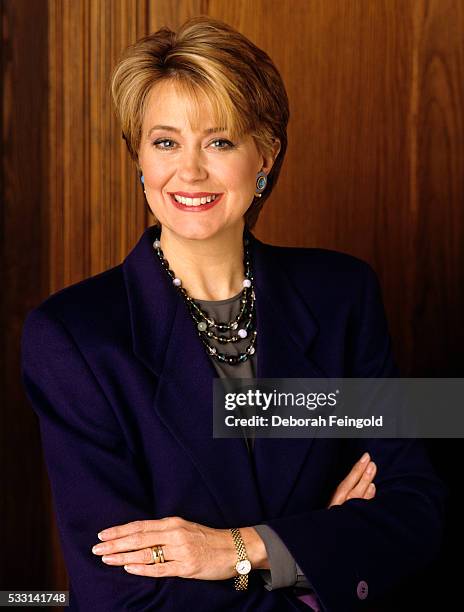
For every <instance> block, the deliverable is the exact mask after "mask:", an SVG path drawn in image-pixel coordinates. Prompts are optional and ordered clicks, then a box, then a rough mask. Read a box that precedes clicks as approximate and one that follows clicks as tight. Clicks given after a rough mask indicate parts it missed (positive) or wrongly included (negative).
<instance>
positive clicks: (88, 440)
mask: <svg viewBox="0 0 464 612" xmlns="http://www.w3.org/2000/svg"><path fill="white" fill-rule="evenodd" d="M21 353H22V356H21V360H22V363H21V374H22V380H23V384H24V387H25V391H26V394H27V396H28V398H29V400H30V402H31V404H32V407H33V409H34V411H35V412H36V413H37V415H38V417H39V424H40V430H41V436H42V445H43V452H44V457H45V461H46V465H47V469H48V474H49V478H50V483H51V489H52V496H53V503H54V508H55V512H56V517H57V525H58V529H59V533H60V539H61V544H62V550H63V555H64V558H65V562H66V566H67V570H68V574H69V579H70V605H71V608H70V609H71V610H75V609H79V610H100V611H102V612H104V611H108V612H110V611H111V612H113V611H114V610H139V611H140V612H143V611H148V610H154V609H157V605H156V603H157V600H158V595H157V593H158V589H159V586H158V583H157V581H156V580H155V579H153V578H151V579H150V578H147V577H142V576H136V575H130V574H128V573H127V572H126V571H125V570H124V568H123V567H110V566H106V565H105V564H104V563H103V562H102V561H101V557H100V556H95V555H94V554H93V553H92V552H91V548H92V546H93V545H94V544H96V543H98V542H99V540H98V537H97V533H98V532H99V531H101V530H102V529H104V528H105V527H111V526H113V525H117V524H121V523H127V522H130V521H135V520H138V519H149V518H154V516H153V511H152V501H151V494H150V487H149V483H148V481H147V480H146V479H144V476H143V471H142V468H141V466H140V465H139V464H138V461H137V459H136V456H135V455H134V453H133V452H132V451H131V450H130V449H129V448H128V446H127V443H126V442H125V440H124V437H123V432H122V429H121V427H120V426H119V424H118V422H117V419H116V416H115V414H114V413H113V411H112V408H111V406H110V403H109V401H108V400H107V398H106V397H105V393H104V392H103V390H102V388H101V387H100V386H99V383H98V381H97V379H96V378H95V376H94V375H93V373H92V371H91V370H90V368H89V366H88V364H87V363H86V361H85V358H84V357H83V355H82V354H81V352H80V351H79V348H78V347H77V345H76V343H75V342H74V340H73V338H72V337H71V335H70V334H69V333H68V332H67V331H66V329H65V327H64V326H63V324H62V323H61V322H60V321H59V320H57V319H56V318H54V317H53V316H51V315H50V314H49V312H47V310H46V309H45V308H43V306H40V307H39V308H37V309H35V310H33V311H31V312H30V313H29V315H28V317H27V319H26V321H25V323H24V326H23V334H22V343H21Z"/></svg>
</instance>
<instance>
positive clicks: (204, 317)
mask: <svg viewBox="0 0 464 612" xmlns="http://www.w3.org/2000/svg"><path fill="white" fill-rule="evenodd" d="M157 232H158V233H157V236H156V239H155V241H154V242H153V249H154V250H155V253H156V254H157V256H158V258H159V260H160V262H161V265H162V266H163V268H164V269H165V270H166V272H167V273H168V275H169V277H170V278H171V280H172V284H173V285H174V286H175V287H176V288H177V290H178V291H179V292H180V293H181V295H182V297H183V298H184V299H185V301H186V303H187V306H188V309H189V313H190V315H191V317H192V319H193V321H194V323H195V326H196V329H197V332H198V335H199V337H200V339H201V341H202V342H203V344H204V346H205V348H206V351H207V353H208V355H211V356H212V357H214V358H215V359H217V360H218V361H220V362H222V363H227V364H229V365H237V364H239V363H242V362H243V361H246V360H247V359H248V358H249V357H250V356H251V355H253V354H254V353H255V351H256V336H257V335H258V332H257V330H256V307H255V301H256V296H255V292H254V288H253V274H252V272H251V266H250V254H249V251H248V245H249V239H248V238H245V236H244V240H243V244H244V258H243V264H244V268H245V278H244V280H243V283H242V284H243V289H242V295H241V298H240V303H241V307H240V312H239V313H238V315H237V316H236V317H235V318H234V319H232V321H228V322H221V323H218V322H217V321H215V320H214V319H213V318H211V317H209V316H208V314H207V313H206V312H204V311H203V310H202V308H201V307H200V306H199V305H198V304H196V303H195V301H194V299H193V298H192V297H190V296H189V294H188V293H187V291H186V290H185V289H184V288H183V287H182V281H181V280H180V278H177V276H176V275H175V274H174V272H173V271H172V270H171V269H170V268H169V262H168V261H167V259H165V257H164V255H163V251H162V249H161V243H160V240H159V238H160V231H159V229H158V230H157ZM241 322H242V323H241ZM240 323H241V325H240ZM239 325H240V327H239ZM237 328H238V331H237V334H236V335H235V334H234V335H233V336H231V337H230V338H228V337H227V336H220V335H218V333H215V331H213V330H216V332H223V331H227V330H234V331H235V330H236V329H237ZM248 336H250V338H251V339H250V343H249V345H248V346H247V347H246V349H245V350H244V351H243V352H241V353H239V354H238V355H230V354H227V353H221V352H219V351H218V350H217V349H216V347H214V346H212V345H211V344H210V342H209V339H210V338H212V339H214V340H216V341H218V342H220V343H221V344H228V343H229V342H238V341H239V340H242V339H243V338H247V337H248Z"/></svg>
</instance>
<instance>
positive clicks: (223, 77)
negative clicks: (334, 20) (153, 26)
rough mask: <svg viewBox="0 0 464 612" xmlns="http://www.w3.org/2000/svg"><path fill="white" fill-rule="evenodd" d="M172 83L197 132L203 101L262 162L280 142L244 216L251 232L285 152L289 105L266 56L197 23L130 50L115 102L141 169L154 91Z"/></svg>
mask: <svg viewBox="0 0 464 612" xmlns="http://www.w3.org/2000/svg"><path fill="white" fill-rule="evenodd" d="M162 81H170V82H173V83H175V84H176V86H178V87H179V91H180V92H181V93H182V94H185V95H186V96H187V98H188V99H189V101H190V102H191V104H190V109H191V112H190V111H189V119H190V122H191V125H192V129H196V128H197V126H198V115H199V110H200V99H201V96H203V95H205V96H206V97H207V99H208V100H209V101H210V103H211V108H212V109H213V115H214V119H215V120H216V122H217V123H215V125H217V126H223V127H226V128H227V129H228V131H229V133H230V135H231V138H232V139H234V138H237V137H240V136H242V135H244V134H250V135H251V136H252V137H253V139H254V141H255V144H256V146H257V148H258V150H259V151H260V152H261V154H270V153H271V152H272V150H273V148H274V145H275V140H276V139H278V140H279V141H280V153H279V155H278V156H277V159H276V160H275V163H274V165H273V167H272V169H271V171H270V173H269V175H268V177H267V178H268V182H267V186H266V189H265V191H264V192H263V194H262V197H261V198H257V197H255V198H254V200H253V203H252V204H251V206H250V207H249V209H248V210H247V212H246V214H245V223H246V225H247V226H248V228H249V229H251V228H253V226H254V225H255V224H256V221H257V219H258V215H259V213H260V211H261V209H262V206H263V204H264V202H265V201H266V200H267V198H268V197H269V196H270V194H271V192H272V190H273V188H274V185H275V184H276V182H277V178H278V176H279V173H280V169H281V167H282V163H283V160H284V157H285V152H286V149H287V124H288V120H289V116H290V113H289V105H288V97H287V92H286V90H285V85H284V83H283V81H282V78H281V76H280V74H279V71H278V70H277V68H276V67H275V65H274V64H273V62H272V60H271V59H270V58H269V56H268V55H267V54H266V53H265V52H264V51H262V50H261V49H259V48H258V47H257V46H256V45H254V44H253V43H252V42H251V41H250V40H248V39H247V38H246V37H245V36H243V35H242V34H240V32H238V31H237V30H235V29H234V28H232V27H231V26H229V25H228V24H226V23H224V22H222V21H218V20H216V19H212V18H210V17H208V16H206V15H199V16H197V17H194V18H192V19H189V20H188V21H186V22H185V23H184V24H183V25H182V26H181V27H180V28H179V30H178V31H177V33H176V32H173V31H171V30H169V29H168V28H166V27H163V28H161V29H160V30H158V31H157V32H154V33H153V34H149V35H148V36H145V37H143V38H141V39H140V40H138V41H137V42H136V43H134V44H133V45H130V46H129V47H127V49H126V50H125V51H124V53H123V54H122V56H121V58H120V60H119V61H118V63H117V64H116V66H115V67H114V70H113V73H112V76H111V94H112V97H113V101H114V104H115V108H116V113H117V115H118V117H119V120H120V122H121V127H122V133H123V138H124V140H125V141H126V144H127V148H128V150H129V153H130V155H131V157H132V159H133V160H134V161H135V163H136V164H137V167H139V164H138V151H139V148H140V142H141V137H142V122H143V117H144V114H145V109H146V104H147V100H148V96H149V93H150V91H151V89H152V87H153V86H154V85H155V84H157V83H159V82H162Z"/></svg>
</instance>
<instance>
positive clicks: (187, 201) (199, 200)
mask: <svg viewBox="0 0 464 612" xmlns="http://www.w3.org/2000/svg"><path fill="white" fill-rule="evenodd" d="M223 195H224V194H222V193H218V194H209V195H202V196H197V197H195V198H191V197H190V198H189V197H186V196H184V195H180V194H178V193H175V194H173V193H170V194H169V197H170V199H171V202H172V203H173V204H174V206H175V207H176V208H178V209H179V210H182V211H184V212H204V211H206V210H209V209H210V208H213V206H216V205H217V204H219V202H221V201H222V196H223Z"/></svg>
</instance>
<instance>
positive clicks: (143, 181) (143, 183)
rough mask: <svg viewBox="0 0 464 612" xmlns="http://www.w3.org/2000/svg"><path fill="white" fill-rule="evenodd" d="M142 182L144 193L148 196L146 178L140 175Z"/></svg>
mask: <svg viewBox="0 0 464 612" xmlns="http://www.w3.org/2000/svg"><path fill="white" fill-rule="evenodd" d="M140 182H141V183H142V187H143V193H144V194H145V195H147V192H146V191H145V177H144V176H143V174H141V175H140Z"/></svg>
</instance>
